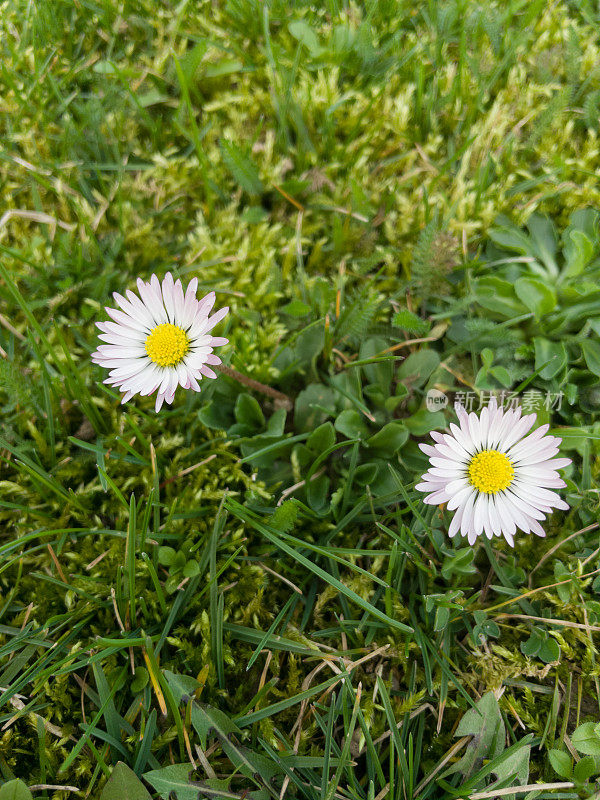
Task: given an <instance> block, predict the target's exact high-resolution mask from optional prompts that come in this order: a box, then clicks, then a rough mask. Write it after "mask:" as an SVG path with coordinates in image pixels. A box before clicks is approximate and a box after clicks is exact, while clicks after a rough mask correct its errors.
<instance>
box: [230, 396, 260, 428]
mask: <svg viewBox="0 0 600 800" xmlns="http://www.w3.org/2000/svg"><path fill="white" fill-rule="evenodd" d="M235 418H236V420H237V422H239V423H241V424H242V425H248V426H250V427H251V428H255V429H258V430H262V429H263V428H264V427H265V416H264V414H263V412H262V409H261V407H260V405H259V402H258V400H257V399H256V397H252V395H251V394H247V393H246V392H242V394H238V396H237V400H236V401H235Z"/></svg>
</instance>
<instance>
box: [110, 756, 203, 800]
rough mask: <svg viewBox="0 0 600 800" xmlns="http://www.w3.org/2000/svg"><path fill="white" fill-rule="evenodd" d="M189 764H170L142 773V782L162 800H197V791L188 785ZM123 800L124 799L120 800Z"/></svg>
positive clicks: (190, 772) (190, 771)
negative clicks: (175, 799) (174, 798)
mask: <svg viewBox="0 0 600 800" xmlns="http://www.w3.org/2000/svg"><path fill="white" fill-rule="evenodd" d="M191 774H192V766H191V764H171V765H170V766H168V767H163V768H162V769H153V770H151V771H150V772H145V773H144V780H145V781H148V783H149V784H150V785H151V786H152V787H153V788H154V789H155V791H156V792H158V794H159V795H160V796H161V797H162V798H163V800H171V798H172V797H173V795H172V794H171V793H172V792H173V793H174V796H175V797H176V798H177V800H198V789H197V787H195V786H192V785H190V781H189V776H190V775H191ZM122 800H124V798H122Z"/></svg>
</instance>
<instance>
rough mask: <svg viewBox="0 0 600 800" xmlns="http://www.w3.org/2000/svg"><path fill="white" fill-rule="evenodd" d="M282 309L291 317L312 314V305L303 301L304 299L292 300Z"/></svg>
mask: <svg viewBox="0 0 600 800" xmlns="http://www.w3.org/2000/svg"><path fill="white" fill-rule="evenodd" d="M280 311H281V312H282V313H283V314H289V316H290V317H305V316H306V315H307V314H310V306H309V305H308V304H307V303H303V302H302V300H292V301H291V303H287V305H285V306H283V307H282V308H281V309H280Z"/></svg>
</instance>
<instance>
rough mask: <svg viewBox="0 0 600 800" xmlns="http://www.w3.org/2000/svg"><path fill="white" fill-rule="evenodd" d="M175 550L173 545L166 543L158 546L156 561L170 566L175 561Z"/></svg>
mask: <svg viewBox="0 0 600 800" xmlns="http://www.w3.org/2000/svg"><path fill="white" fill-rule="evenodd" d="M176 558H177V551H176V550H175V549H174V548H173V547H167V546H166V545H165V546H163V547H159V548H158V562H159V564H162V565H163V566H164V567H170V566H172V565H173V564H174V563H175V560H176Z"/></svg>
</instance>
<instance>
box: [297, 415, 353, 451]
mask: <svg viewBox="0 0 600 800" xmlns="http://www.w3.org/2000/svg"><path fill="white" fill-rule="evenodd" d="M350 438H353V437H350ZM334 444H335V429H334V427H333V425H332V424H331V422H324V423H323V424H322V425H319V427H318V428H317V429H316V430H315V431H313V432H312V433H311V435H310V436H309V437H308V439H307V440H306V446H307V447H308V449H309V450H312V451H313V453H322V452H324V451H325V450H329V448H330V447H332V446H333V445H334Z"/></svg>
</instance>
